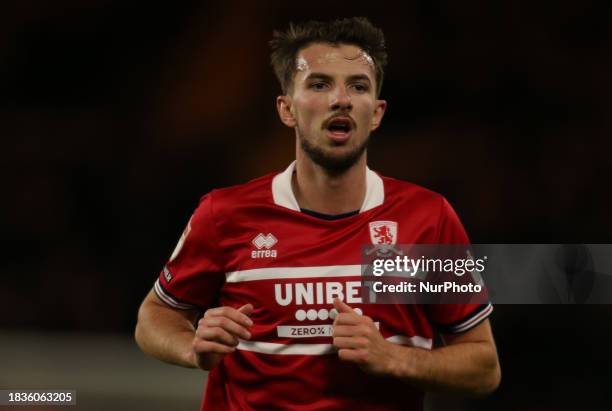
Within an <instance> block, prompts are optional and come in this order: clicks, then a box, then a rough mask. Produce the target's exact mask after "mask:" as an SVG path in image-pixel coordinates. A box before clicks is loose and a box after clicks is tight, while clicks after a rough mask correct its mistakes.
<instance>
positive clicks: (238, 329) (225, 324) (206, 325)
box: [198, 316, 251, 340]
mask: <svg viewBox="0 0 612 411" xmlns="http://www.w3.org/2000/svg"><path fill="white" fill-rule="evenodd" d="M200 328H202V331H203V332H206V335H203V336H202V337H203V338H206V337H207V336H210V335H212V334H210V333H211V332H212V331H211V330H221V331H225V332H226V333H229V334H231V335H232V336H235V337H240V338H243V339H245V340H248V339H250V338H251V333H250V332H249V331H248V329H247V327H244V326H242V325H241V324H239V323H237V322H236V321H233V320H231V319H230V318H228V317H221V316H214V317H208V318H202V319H201V320H200V322H199V324H198V329H200ZM216 335H217V334H215V335H213V336H216ZM218 335H222V333H218Z"/></svg>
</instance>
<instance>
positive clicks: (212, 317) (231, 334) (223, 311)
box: [193, 304, 253, 362]
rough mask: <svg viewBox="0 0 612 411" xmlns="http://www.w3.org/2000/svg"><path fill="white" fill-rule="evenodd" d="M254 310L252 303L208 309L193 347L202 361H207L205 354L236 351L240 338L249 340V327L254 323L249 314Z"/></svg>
mask: <svg viewBox="0 0 612 411" xmlns="http://www.w3.org/2000/svg"><path fill="white" fill-rule="evenodd" d="M252 312H253V305H252V304H245V305H243V306H242V307H240V308H238V309H236V308H232V307H216V308H211V309H210V310H207V311H206V312H205V313H204V316H203V317H202V318H201V319H200V321H198V327H197V329H196V332H195V339H194V342H193V349H194V351H195V352H196V354H197V355H198V358H199V359H200V362H205V361H204V360H203V359H202V358H205V357H202V356H203V355H204V356H207V355H208V354H229V353H231V352H234V351H235V350H236V346H238V343H239V342H240V341H239V339H240V338H242V339H244V340H249V339H250V338H251V333H250V332H249V330H248V329H249V328H250V327H251V326H252V325H253V321H252V320H251V319H250V318H249V317H248V316H249V315H251V314H252ZM206 358H208V357H206ZM214 358H220V357H214Z"/></svg>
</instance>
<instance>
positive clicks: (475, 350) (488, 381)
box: [389, 341, 501, 396]
mask: <svg viewBox="0 0 612 411" xmlns="http://www.w3.org/2000/svg"><path fill="white" fill-rule="evenodd" d="M390 352H391V361H390V362H389V364H390V374H392V375H394V376H395V377H397V378H400V379H403V380H405V381H407V382H409V383H411V384H413V385H415V386H417V387H419V388H422V389H424V390H443V391H451V392H458V393H462V394H465V395H469V396H483V395H486V394H489V393H491V392H492V391H494V390H495V389H496V388H497V386H498V385H499V381H500V378H501V372H500V368H499V363H498V360H497V352H496V349H495V346H494V345H493V344H491V343H490V342H479V341H478V342H464V343H460V344H455V345H449V346H444V347H440V348H436V349H433V350H425V349H421V348H413V347H404V346H399V345H395V346H394V347H393V349H391V351H390Z"/></svg>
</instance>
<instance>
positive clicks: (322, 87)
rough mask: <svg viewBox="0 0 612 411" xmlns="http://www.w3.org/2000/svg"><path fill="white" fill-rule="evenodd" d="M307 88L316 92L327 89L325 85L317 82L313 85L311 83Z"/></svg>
mask: <svg viewBox="0 0 612 411" xmlns="http://www.w3.org/2000/svg"><path fill="white" fill-rule="evenodd" d="M308 87H309V88H311V89H313V90H316V91H320V90H325V89H327V83H324V82H322V81H317V82H315V83H311V84H310V85H309V86H308Z"/></svg>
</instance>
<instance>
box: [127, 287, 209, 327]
mask: <svg viewBox="0 0 612 411" xmlns="http://www.w3.org/2000/svg"><path fill="white" fill-rule="evenodd" d="M199 315H200V312H199V311H198V310H181V309H178V308H174V307H172V306H170V305H168V304H166V303H165V302H163V301H162V300H161V299H160V298H159V297H158V296H157V294H156V293H155V290H154V289H151V290H150V291H149V293H148V294H147V296H146V297H145V298H144V300H143V302H142V304H141V305H140V309H139V310H138V321H139V322H140V321H141V320H146V319H147V318H148V317H152V318H155V317H159V316H176V317H182V318H184V319H185V320H188V321H189V322H190V323H191V324H194V323H195V322H196V320H197V319H198V317H199Z"/></svg>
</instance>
